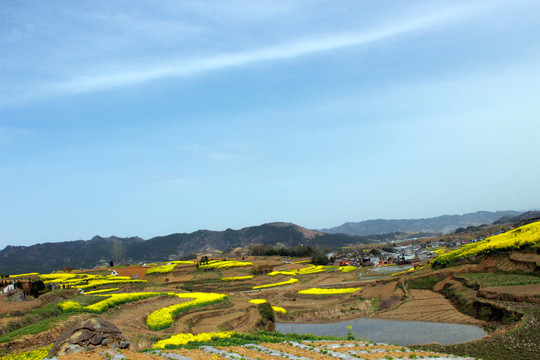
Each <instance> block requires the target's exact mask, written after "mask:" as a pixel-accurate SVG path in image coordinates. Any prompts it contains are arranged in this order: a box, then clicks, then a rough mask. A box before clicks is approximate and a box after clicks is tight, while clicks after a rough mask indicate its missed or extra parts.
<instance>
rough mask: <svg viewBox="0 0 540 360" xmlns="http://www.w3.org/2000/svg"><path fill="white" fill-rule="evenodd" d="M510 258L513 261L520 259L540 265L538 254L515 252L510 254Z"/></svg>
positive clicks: (539, 255)
mask: <svg viewBox="0 0 540 360" xmlns="http://www.w3.org/2000/svg"><path fill="white" fill-rule="evenodd" d="M510 259H512V260H515V261H522V262H527V263H533V264H535V265H536V266H540V254H526V253H520V252H515V253H512V254H510Z"/></svg>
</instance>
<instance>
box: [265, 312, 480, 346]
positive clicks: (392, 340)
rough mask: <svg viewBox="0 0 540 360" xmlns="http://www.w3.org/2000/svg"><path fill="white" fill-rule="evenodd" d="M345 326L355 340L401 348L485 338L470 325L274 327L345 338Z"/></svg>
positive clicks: (374, 322) (367, 322)
mask: <svg viewBox="0 0 540 360" xmlns="http://www.w3.org/2000/svg"><path fill="white" fill-rule="evenodd" d="M348 326H351V327H352V329H351V331H352V332H353V333H355V334H356V337H357V338H362V339H367V340H371V341H375V342H380V343H387V344H397V345H404V346H405V345H411V344H418V345H421V344H429V343H439V344H442V345H451V344H459V343H464V342H467V341H472V340H476V339H480V338H482V337H484V336H485V335H487V332H486V331H485V330H484V329H482V328H481V327H479V326H473V325H462V324H449V323H430V322H423V321H396V320H383V319H368V318H365V319H355V320H347V321H342V322H338V323H331V324H297V323H276V331H279V332H281V333H285V334H287V333H298V334H313V335H319V336H338V337H346V336H347V331H348V329H347V327H348Z"/></svg>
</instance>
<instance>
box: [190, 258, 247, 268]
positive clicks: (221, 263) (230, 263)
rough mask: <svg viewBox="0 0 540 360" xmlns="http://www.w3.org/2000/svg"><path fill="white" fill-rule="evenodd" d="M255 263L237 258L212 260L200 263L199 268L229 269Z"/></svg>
mask: <svg viewBox="0 0 540 360" xmlns="http://www.w3.org/2000/svg"><path fill="white" fill-rule="evenodd" d="M251 265H253V263H251V262H249V261H235V260H210V261H209V262H208V263H204V264H202V265H199V269H228V268H233V267H242V266H251Z"/></svg>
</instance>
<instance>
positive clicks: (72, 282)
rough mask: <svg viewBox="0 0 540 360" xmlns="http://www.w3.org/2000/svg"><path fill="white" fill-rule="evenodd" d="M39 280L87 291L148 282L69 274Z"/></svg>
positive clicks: (56, 274)
mask: <svg viewBox="0 0 540 360" xmlns="http://www.w3.org/2000/svg"><path fill="white" fill-rule="evenodd" d="M39 278H40V279H41V280H43V282H44V283H45V284H50V283H58V284H62V285H63V286H65V287H67V288H79V289H87V288H92V287H96V286H101V285H108V284H128V283H146V280H132V279H131V278H130V277H129V276H115V275H93V274H68V273H55V274H43V275H40V276H39Z"/></svg>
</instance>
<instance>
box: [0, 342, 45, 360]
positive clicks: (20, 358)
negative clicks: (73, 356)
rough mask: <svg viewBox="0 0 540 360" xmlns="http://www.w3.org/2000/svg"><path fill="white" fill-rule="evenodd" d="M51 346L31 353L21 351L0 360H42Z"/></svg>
mask: <svg viewBox="0 0 540 360" xmlns="http://www.w3.org/2000/svg"><path fill="white" fill-rule="evenodd" d="M52 346H53V344H52V343H51V344H50V345H48V346H43V347H41V348H39V349H36V350H32V351H22V352H18V353H14V354H9V355H6V356H2V360H42V359H44V358H46V357H47V355H48V354H49V351H50V350H51V348H52Z"/></svg>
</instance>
